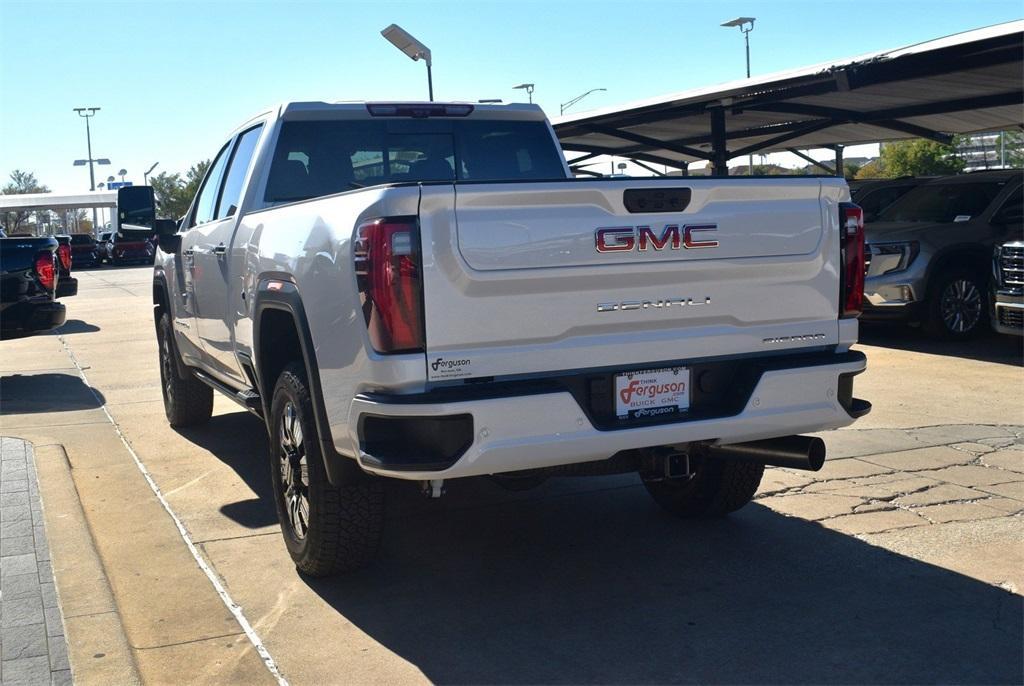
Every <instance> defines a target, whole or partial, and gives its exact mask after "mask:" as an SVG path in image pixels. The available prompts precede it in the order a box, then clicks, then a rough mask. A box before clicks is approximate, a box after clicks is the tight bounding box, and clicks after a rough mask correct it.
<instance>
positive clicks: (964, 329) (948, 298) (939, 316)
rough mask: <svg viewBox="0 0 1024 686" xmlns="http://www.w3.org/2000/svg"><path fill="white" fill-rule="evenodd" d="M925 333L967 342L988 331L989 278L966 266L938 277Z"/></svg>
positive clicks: (929, 300) (928, 312)
mask: <svg viewBox="0 0 1024 686" xmlns="http://www.w3.org/2000/svg"><path fill="white" fill-rule="evenodd" d="M930 291H931V295H930V297H929V298H928V303H927V308H928V309H927V314H926V315H925V320H924V330H925V332H926V333H928V334H929V335H931V336H934V337H936V338H941V339H944V340H950V341H965V340H969V339H971V338H974V337H975V336H977V335H978V334H980V333H981V332H982V331H985V330H986V329H988V326H987V323H988V305H987V293H988V285H987V279H986V278H984V277H982V276H979V273H978V272H976V271H974V270H971V269H965V268H962V267H959V268H955V269H950V270H948V271H946V272H944V273H942V274H939V275H938V276H937V277H936V280H935V283H934V284H933V286H932V288H931V289H930Z"/></svg>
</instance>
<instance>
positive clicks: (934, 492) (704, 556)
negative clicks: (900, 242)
mask: <svg viewBox="0 0 1024 686" xmlns="http://www.w3.org/2000/svg"><path fill="white" fill-rule="evenodd" d="M76 275H77V276H78V278H79V295H78V296H77V297H75V298H73V299H69V300H68V302H67V305H68V319H69V321H68V322H67V324H65V326H64V327H63V328H62V330H61V331H60V332H59V334H57V335H50V336H43V337H38V338H33V339H26V340H22V341H10V342H5V343H4V344H3V347H2V348H0V350H2V351H3V355H2V358H0V399H2V417H0V434H3V435H6V436H19V437H23V438H26V439H28V440H30V441H33V442H34V443H35V444H36V445H37V446H39V445H53V444H59V445H60V446H62V448H63V449H64V450H65V451H66V456H67V458H66V461H67V465H68V468H69V474H70V480H71V481H72V482H73V484H74V490H73V492H74V493H76V494H77V497H78V498H79V499H80V502H81V511H82V512H83V513H84V519H85V520H86V524H87V528H88V536H89V537H90V538H91V540H92V545H93V546H94V548H95V551H96V554H97V557H98V559H99V560H100V562H101V563H102V568H103V570H104V573H105V574H106V576H107V577H108V579H109V589H110V590H111V593H112V597H113V599H114V602H113V605H112V608H113V609H110V610H108V609H107V608H102V610H103V611H102V612H100V610H99V609H95V608H89V607H85V606H83V607H82V608H81V609H77V610H76V609H72V610H71V611H69V610H68V608H67V607H65V620H66V623H67V634H68V641H69V649H70V652H71V665H72V669H73V670H74V673H75V677H76V680H79V681H82V680H83V679H84V680H86V681H87V680H88V677H89V675H90V674H92V673H94V671H95V669H97V667H96V665H97V664H98V663H100V662H102V660H97V659H95V658H93V656H94V655H95V654H96V650H95V648H88V649H87V639H86V638H84V637H83V636H84V632H85V631H86V627H92V625H91V624H87V623H86V622H87V620H89V618H91V617H96V616H99V615H100V614H102V615H103V616H107V615H111V616H116V619H117V621H116V622H113V623H112V624H111V626H109V627H108V629H109V630H110V631H114V630H116V629H118V627H119V628H120V630H121V631H123V634H124V635H125V636H126V637H127V643H128V645H129V646H130V651H131V655H132V659H133V660H134V663H135V666H136V667H137V669H138V673H139V674H140V675H141V678H142V679H143V680H144V681H150V682H181V681H206V682H222V683H224V682H234V683H258V682H268V683H270V682H273V680H274V679H275V678H278V677H280V678H281V679H284V680H287V681H288V682H289V683H295V684H305V683H310V684H313V683H374V682H388V683H394V682H401V683H406V682H422V681H434V682H442V683H445V682H447V683H466V682H474V683H592V682H597V683H607V682H628V683H648V682H687V683H695V682H705V683H706V682H716V683H741V682H742V683H766V682H771V683H822V682H830V683H835V682H842V683H854V682H856V683H921V682H943V683H946V682H958V683H1015V684H1019V683H1021V682H1022V681H1024V670H1022V651H1021V646H1022V645H1024V634H1022V609H1024V608H1022V602H1021V601H1022V598H1021V592H1022V590H1024V571H1022V570H1024V543H1022V541H1024V526H1022V524H1024V519H1022V516H1021V511H1022V510H1024V438H1022V434H1024V402H1022V399H1021V394H1020V388H1021V387H1022V384H1021V381H1022V380H1024V373H1022V367H1021V346H1020V341H1018V340H1014V339H1009V338H1000V337H995V336H992V337H986V338H984V339H982V340H980V341H978V342H974V343H971V344H969V345H961V346H951V345H943V344H938V343H932V342H928V341H926V340H924V339H923V338H922V337H921V335H920V334H919V333H918V332H916V331H906V330H899V331H892V330H886V329H877V330H876V329H872V330H868V331H866V332H865V335H864V336H863V338H864V340H865V341H866V344H865V345H861V346H860V349H862V350H864V351H865V352H866V353H867V355H868V360H869V370H868V371H867V372H866V373H865V374H863V375H862V376H860V377H858V379H857V383H856V386H855V389H856V395H858V396H860V397H864V398H867V399H869V400H871V401H872V402H873V403H874V411H873V413H872V414H871V415H869V416H868V417H866V418H864V419H863V420H861V421H860V422H858V423H857V424H856V425H855V426H854V427H851V428H849V429H844V430H840V431H835V432H829V433H827V434H823V436H824V437H825V439H826V442H827V444H828V446H829V452H830V458H829V461H828V462H827V463H826V467H825V468H824V469H823V470H822V471H821V472H819V473H817V474H808V473H802V472H796V471H790V470H781V469H770V470H769V471H768V472H767V473H766V476H765V479H764V481H763V483H762V488H761V491H760V493H759V495H758V497H757V499H756V501H755V502H754V503H752V504H751V505H749V506H747V507H746V508H744V509H743V510H741V511H740V512H738V513H736V514H735V515H733V516H731V517H729V518H727V519H723V520H715V521H700V522H683V521H678V520H675V519H673V518H671V517H670V516H668V515H666V514H664V513H663V512H661V511H660V510H659V509H657V507H656V506H655V505H654V504H653V502H652V501H651V500H650V499H649V497H648V496H647V494H646V492H645V491H644V489H643V487H642V486H641V485H640V484H639V482H638V480H637V479H636V478H635V477H632V476H621V477H610V478H591V479H553V480H550V481H548V482H546V483H545V484H544V485H542V486H541V487H539V488H537V489H535V490H533V491H529V492H525V493H510V492H507V491H504V490H502V489H500V488H499V487H498V486H497V485H495V484H493V483H492V482H490V481H489V480H487V479H473V480H466V481H463V482H455V483H452V484H451V485H450V487H449V492H448V494H447V495H446V496H445V497H444V498H442V499H441V500H438V501H428V500H425V499H423V498H422V497H421V496H420V495H419V494H418V492H417V491H416V490H415V488H414V487H413V486H412V485H408V484H402V483H396V484H393V485H392V487H390V489H389V493H388V496H389V506H390V511H389V515H388V520H387V524H386V529H385V539H384V545H383V550H382V553H381V556H380V559H379V560H378V561H377V562H376V563H375V564H374V565H373V566H372V567H370V568H369V569H367V570H365V571H362V572H359V573H356V574H353V575H349V576H346V577H341V578H336V579H332V580H312V579H307V578H304V577H302V576H300V575H299V574H297V573H296V572H295V570H294V568H293V566H292V565H291V563H290V560H289V559H288V556H287V553H286V551H285V548H284V544H283V541H282V540H281V537H280V532H279V530H278V526H277V522H276V517H275V513H274V508H273V505H272V503H271V501H270V499H269V497H268V490H269V485H270V480H269V464H268V455H267V447H266V441H265V432H264V430H263V428H262V426H261V424H260V422H259V420H257V419H256V418H255V417H252V416H251V415H249V414H247V413H245V412H244V411H242V410H241V409H240V408H238V406H237V405H235V404H234V403H232V402H231V401H229V400H227V399H224V398H217V400H216V404H215V416H214V418H213V419H212V420H211V422H210V423H209V425H207V426H205V427H202V428H198V429H189V430H185V431H174V430H172V429H170V428H169V427H168V426H167V423H166V421H165V418H164V415H163V407H162V402H161V399H160V389H159V374H158V371H157V351H156V344H155V340H154V335H153V325H152V315H151V301H150V279H151V277H150V271H149V270H148V269H146V268H125V269H100V270H92V271H81V272H78V273H77V274H76ZM55 465H56V463H54V464H53V465H49V468H50V469H56V468H57V467H56V466H55ZM54 478H56V477H54ZM46 479H47V472H46V471H45V470H44V469H43V468H42V467H41V468H40V488H41V492H42V494H43V500H44V507H48V506H47V505H46V502H47V488H46V483H45V481H46ZM79 554H80V553H79V552H78V551H77V549H76V548H75V547H73V546H71V547H64V548H62V549H58V546H54V550H53V555H54V573H55V575H56V578H57V585H58V589H59V590H61V594H60V595H61V602H62V604H63V603H65V602H68V603H72V604H74V603H75V602H76V601H77V600H81V599H80V598H77V597H76V593H75V589H76V588H80V587H81V583H82V580H81V579H77V578H76V577H75V569H76V564H75V562H76V555H79ZM65 587H66V588H67V589H68V592H64V589H65ZM78 595H82V596H83V597H84V596H85V595H88V594H85V593H84V591H83V592H82V593H79V594H78ZM86 605H87V603H86ZM111 613H112V614H111ZM69 617H70V619H68V618H69ZM76 622H82V624H81V627H82V628H81V629H76ZM89 631H91V632H92V633H91V634H90V635H91V636H92V637H93V638H92V640H93V641H95V640H96V639H95V636H96V635H97V634H96V630H95V629H94V628H90V629H89ZM90 650H92V651H93V652H91V653H90V652H89V651H90ZM100 652H102V651H100ZM91 670H93V671H91ZM97 681H98V680H97Z"/></svg>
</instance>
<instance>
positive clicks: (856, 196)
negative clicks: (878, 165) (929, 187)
mask: <svg viewBox="0 0 1024 686" xmlns="http://www.w3.org/2000/svg"><path fill="white" fill-rule="evenodd" d="M932 178H934V177H927V176H919V177H913V176H904V177H902V178H899V179H877V180H872V181H868V182H866V183H862V184H859V185H858V186H857V188H856V189H853V188H850V198H851V199H852V200H853V202H855V203H857V204H858V205H860V208H861V209H862V210H864V223H865V224H870V223H871V222H873V221H875V220H876V219H878V215H879V214H881V213H882V210H884V209H886V208H887V207H889V205H891V204H893V203H894V202H896V201H897V200H899V199H900V198H902V197H903V196H904V195H906V194H907V193H909V192H910V191H912V190H914V189H915V188H917V187H918V186H920V185H921V184H922V183H926V182H928V181H931V180H932Z"/></svg>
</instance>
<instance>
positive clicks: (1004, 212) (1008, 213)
mask: <svg viewBox="0 0 1024 686" xmlns="http://www.w3.org/2000/svg"><path fill="white" fill-rule="evenodd" d="M1022 214H1024V188H1022V187H1020V186H1018V187H1017V190H1015V191H1013V192H1012V193H1010V195H1009V197H1008V198H1006V200H1005V201H1004V202H1003V206H1002V207H1000V208H999V209H998V210H997V211H996V213H995V216H993V217H992V223H993V224H1019V223H1020V222H1021V215H1022Z"/></svg>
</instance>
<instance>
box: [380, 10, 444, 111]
mask: <svg viewBox="0 0 1024 686" xmlns="http://www.w3.org/2000/svg"><path fill="white" fill-rule="evenodd" d="M380 35H382V36H384V37H385V38H386V39H387V40H388V42H389V43H391V44H392V45H393V46H395V47H396V48H398V49H399V50H401V51H402V52H404V53H405V54H406V55H408V56H409V59H411V60H412V61H413V62H417V61H419V60H423V61H424V62H426V63H427V91H428V93H429V94H430V102H434V77H433V74H432V73H431V71H430V67H431V66H432V65H433V62H432V61H431V58H430V48H428V47H427V46H425V45H424V44H423V43H420V42H419V41H418V40H416V39H415V38H413V37H412V34H410V33H409V32H408V31H406V30H405V29H403V28H402V27H401V26H399V25H398V24H391V25H390V26H388V27H387V28H385V29H384V30H382V31H381V32H380Z"/></svg>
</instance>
